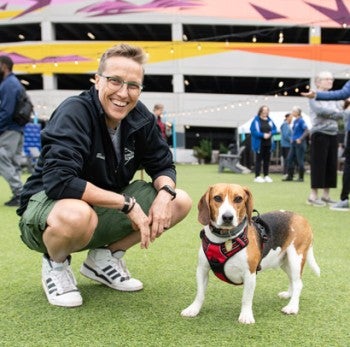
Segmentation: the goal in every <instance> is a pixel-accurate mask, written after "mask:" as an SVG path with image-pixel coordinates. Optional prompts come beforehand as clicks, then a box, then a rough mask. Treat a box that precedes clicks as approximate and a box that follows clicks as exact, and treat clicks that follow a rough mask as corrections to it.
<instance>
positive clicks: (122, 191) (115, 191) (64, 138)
mask: <svg viewBox="0 0 350 347" xmlns="http://www.w3.org/2000/svg"><path fill="white" fill-rule="evenodd" d="M144 63H145V54H144V52H143V50H142V49H141V48H139V47H135V46H129V45H126V44H121V45H118V46H114V47H112V48H110V49H109V50H107V51H106V52H105V53H104V54H103V55H102V57H101V60H100V63H99V67H98V71H97V74H96V75H95V85H94V86H92V87H91V89H90V90H88V91H85V92H83V93H81V94H80V95H79V96H73V97H70V98H68V99H66V100H65V101H63V102H62V103H61V104H60V105H59V106H58V108H57V109H56V110H55V111H54V112H53V114H52V116H51V118H50V120H49V122H48V124H47V126H46V127H45V129H44V130H43V131H42V135H41V141H42V151H41V155H40V158H39V160H38V162H37V165H36V167H35V172H34V173H33V175H32V176H31V177H29V178H28V180H27V182H26V184H25V185H24V188H23V192H22V195H21V205H20V207H19V208H18V210H17V213H18V215H20V216H21V219H20V223H19V226H20V230H21V238H22V240H23V242H24V243H25V244H26V245H27V246H28V247H29V248H30V249H32V250H35V251H37V252H41V253H42V254H43V257H42V285H43V288H44V291H45V293H46V296H47V299H48V301H49V302H50V304H52V305H57V306H66V307H74V306H79V305H81V304H82V302H83V300H82V297H81V294H80V292H79V289H78V287H77V282H76V280H75V277H74V274H73V272H72V270H71V267H70V262H71V254H72V253H74V252H78V251H82V250H88V253H87V258H86V260H85V261H84V263H83V264H82V267H81V270H80V271H81V273H82V274H83V275H84V276H86V277H88V278H90V279H92V280H94V281H98V282H101V283H103V284H105V285H107V286H109V287H111V288H113V289H115V290H120V291H137V290H141V289H142V288H143V285H142V282H141V281H139V280H137V279H135V278H132V277H131V275H130V273H129V272H128V269H127V267H126V264H125V261H124V259H123V256H124V254H125V252H126V250H128V249H129V248H130V247H132V246H134V245H136V244H138V243H140V244H141V247H142V248H148V247H149V245H150V243H151V242H153V241H154V240H155V239H156V238H157V237H159V236H161V235H162V233H163V232H164V231H165V230H167V229H169V228H171V227H172V226H174V225H175V224H177V223H178V222H180V221H181V220H182V219H184V218H185V217H186V215H187V214H188V212H189V211H190V209H191V205H192V201H191V199H190V197H189V196H188V195H187V193H186V192H184V191H183V190H180V189H176V188H175V184H176V171H175V166H174V163H173V158H172V154H171V151H170V149H169V147H168V145H167V144H166V142H165V140H163V139H162V137H161V134H160V132H159V129H158V127H157V123H156V119H155V117H154V116H153V114H152V113H151V112H150V111H149V110H148V109H147V108H146V107H145V106H144V105H143V104H142V103H141V102H140V101H139V100H138V99H139V96H140V93H141V91H142V87H143V86H142V83H143V76H144V70H143V64H144ZM140 167H143V168H144V170H145V171H146V172H147V174H148V175H149V176H150V177H151V179H152V183H146V182H145V181H142V180H136V181H135V180H134V181H133V177H134V175H135V172H136V171H137V170H138V169H139V168H140Z"/></svg>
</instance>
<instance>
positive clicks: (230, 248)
mask: <svg viewBox="0 0 350 347" xmlns="http://www.w3.org/2000/svg"><path fill="white" fill-rule="evenodd" d="M225 248H226V252H230V251H232V241H231V240H227V241H226V242H225Z"/></svg>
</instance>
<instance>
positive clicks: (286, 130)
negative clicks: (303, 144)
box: [280, 113, 293, 178]
mask: <svg viewBox="0 0 350 347" xmlns="http://www.w3.org/2000/svg"><path fill="white" fill-rule="evenodd" d="M292 120H293V116H292V114H291V113H287V114H286V115H285V116H284V121H283V123H282V125H281V129H280V130H281V150H282V158H283V178H287V176H288V166H287V158H288V153H289V150H290V146H291V140H292V127H291V123H292Z"/></svg>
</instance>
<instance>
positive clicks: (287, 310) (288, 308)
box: [281, 305, 299, 314]
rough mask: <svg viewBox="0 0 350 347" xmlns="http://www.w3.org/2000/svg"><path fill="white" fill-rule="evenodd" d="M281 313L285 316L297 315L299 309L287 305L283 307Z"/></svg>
mask: <svg viewBox="0 0 350 347" xmlns="http://www.w3.org/2000/svg"><path fill="white" fill-rule="evenodd" d="M281 311H282V312H283V313H285V314H298V312H299V307H298V306H295V305H287V306H284V307H283V308H282V310H281Z"/></svg>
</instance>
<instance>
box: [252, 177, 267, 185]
mask: <svg viewBox="0 0 350 347" xmlns="http://www.w3.org/2000/svg"><path fill="white" fill-rule="evenodd" d="M254 182H256V183H264V182H265V180H264V179H263V178H262V177H260V176H258V177H255V178H254Z"/></svg>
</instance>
